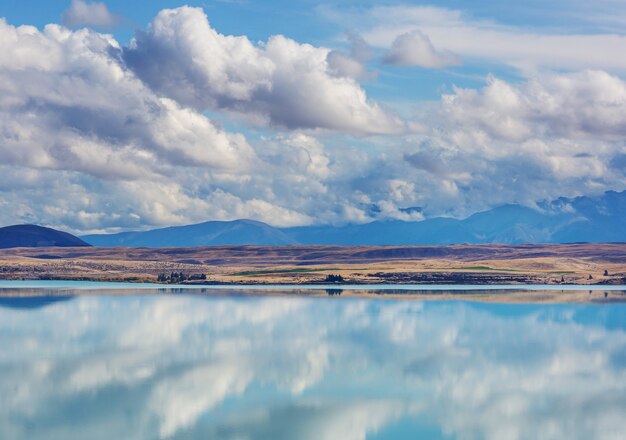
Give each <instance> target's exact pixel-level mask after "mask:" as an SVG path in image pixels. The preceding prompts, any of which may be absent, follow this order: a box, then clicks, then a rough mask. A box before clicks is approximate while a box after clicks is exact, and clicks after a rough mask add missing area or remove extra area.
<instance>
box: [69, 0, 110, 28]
mask: <svg viewBox="0 0 626 440" xmlns="http://www.w3.org/2000/svg"><path fill="white" fill-rule="evenodd" d="M119 21H120V19H119V17H118V16H117V15H115V14H112V13H111V12H110V11H109V8H107V5H106V4H104V3H102V2H86V1H83V0H72V4H71V5H70V7H69V8H68V9H67V10H66V11H65V12H64V13H63V23H64V24H66V25H67V26H70V27H79V26H90V27H95V28H111V27H113V26H116V25H117V24H118V23H119Z"/></svg>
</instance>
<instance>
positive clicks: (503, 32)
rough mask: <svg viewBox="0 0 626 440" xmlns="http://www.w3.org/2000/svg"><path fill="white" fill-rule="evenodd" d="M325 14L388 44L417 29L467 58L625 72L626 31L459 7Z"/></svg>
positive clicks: (527, 69) (524, 66)
mask: <svg viewBox="0 0 626 440" xmlns="http://www.w3.org/2000/svg"><path fill="white" fill-rule="evenodd" d="M321 11H322V12H323V13H324V14H325V16H326V17H327V18H328V19H330V20H334V21H337V22H339V23H341V24H344V25H345V24H346V23H350V24H351V25H355V24H356V28H357V30H358V31H359V32H361V34H362V35H363V37H364V38H365V40H366V41H367V42H368V43H369V44H372V45H374V46H376V47H379V48H389V47H391V46H392V44H393V42H394V40H396V38H398V36H400V35H402V34H405V33H407V32H412V31H413V30H414V29H419V30H420V31H421V32H423V33H424V34H426V35H428V37H429V38H430V40H431V41H432V44H433V45H434V47H436V48H437V49H439V50H445V51H450V52H453V53H455V54H457V55H459V56H460V57H461V58H462V59H463V60H464V62H466V63H468V64H470V63H472V62H476V63H484V62H485V61H486V62H490V63H495V64H506V65H509V66H513V67H516V68H518V69H521V71H522V72H523V73H529V74H532V73H534V72H535V71H536V70H537V69H542V68H549V69H570V70H578V69H603V70H609V71H615V72H620V73H623V72H626V60H625V59H624V57H623V56H621V54H622V52H623V50H624V47H625V46H626V35H623V33H622V34H619V33H615V32H611V33H572V32H570V33H565V32H563V31H562V29H546V30H544V31H541V30H539V29H537V28H526V27H522V26H513V25H505V24H501V23H498V22H494V21H492V20H480V19H476V18H472V17H469V16H467V15H465V14H464V13H462V12H461V11H459V10H453V9H447V8H441V7H433V6H379V7H373V8H370V9H366V10H362V11H358V12H355V11H350V12H342V11H339V10H336V9H332V8H322V9H321Z"/></svg>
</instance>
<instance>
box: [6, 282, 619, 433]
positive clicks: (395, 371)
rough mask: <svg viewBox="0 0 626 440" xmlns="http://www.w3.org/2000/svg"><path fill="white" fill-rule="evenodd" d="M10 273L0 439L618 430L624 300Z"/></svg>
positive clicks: (589, 431) (607, 431)
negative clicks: (169, 289)
mask: <svg viewBox="0 0 626 440" xmlns="http://www.w3.org/2000/svg"><path fill="white" fill-rule="evenodd" d="M21 286H22V287H29V288H30V289H40V291H41V293H42V295H43V294H45V295H46V296H30V297H7V296H6V295H7V293H6V290H5V292H4V296H3V297H2V298H0V438H2V439H29V440H34V439H112V438H113V439H115V438H118V439H131V438H132V439H158V438H175V439H196V438H197V439H200V438H201V439H316V440H317V439H415V438H428V439H494V440H495V439H498V440H501V439H559V440H561V439H624V438H626V423H625V422H624V421H625V420H626V305H625V304H624V303H610V304H588V305H587V304H586V305H574V304H540V305H537V304H534V305H533V304H493V303H479V302H465V301H428V302H425V301H424V302H423V301H416V300H388V299H385V297H384V295H381V296H380V298H375V299H371V298H368V299H362V298H353V297H345V295H343V296H342V295H335V294H333V295H329V296H326V297H319V296H318V297H309V296H306V295H299V296H293V297H290V296H268V295H248V293H249V292H248V291H247V290H246V289H245V288H232V289H230V290H224V289H215V291H214V292H213V293H211V294H205V293H202V294H201V293H199V292H198V291H197V290H193V289H190V290H186V289H177V290H175V291H173V292H175V293H171V294H167V293H163V291H160V292H161V293H156V292H159V291H156V290H151V289H152V287H151V286H144V287H143V288H142V289H138V290H134V291H133V294H132V295H111V294H106V293H107V292H108V291H104V290H102V291H99V290H98V289H96V288H95V287H94V286H91V290H90V291H89V294H88V295H74V293H76V292H75V291H73V290H71V288H74V287H76V286H75V285H72V284H70V285H69V286H68V285H64V286H62V287H63V288H60V287H59V286H58V285H57V286H56V288H57V290H54V292H52V291H51V290H49V288H51V287H54V286H51V285H49V284H48V285H45V286H47V288H46V287H44V285H42V284H39V285H32V284H29V285H26V284H22V285H21ZM0 287H4V288H5V289H8V288H11V287H15V285H13V286H11V285H9V284H4V285H0ZM126 287H127V286H123V285H122V286H116V288H117V289H124V288H126ZM475 288H476V287H475V286H474V289H475ZM64 289H70V290H64ZM51 292H52V293H54V295H52V296H48V295H49V294H50V293H51ZM15 293H16V294H18V293H19V291H18V290H16V291H15ZM35 293H36V292H35ZM330 293H333V292H332V291H331V292H330ZM29 294H31V295H32V294H33V291H32V290H31V291H29Z"/></svg>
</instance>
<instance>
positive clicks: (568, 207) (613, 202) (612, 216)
mask: <svg viewBox="0 0 626 440" xmlns="http://www.w3.org/2000/svg"><path fill="white" fill-rule="evenodd" d="M83 238H84V239H85V240H86V241H87V242H89V243H91V244H93V245H96V246H131V247H139V246H143V247H176V246H208V245H228V244H231V245H240V244H250V245H289V244H303V245H313V244H335V245H426V244H430V245H446V244H455V243H459V244H460V243H470V244H478V243H510V244H519V243H573V242H626V191H624V192H615V191H609V192H606V193H604V194H603V195H601V196H598V197H576V198H573V199H567V198H560V199H557V200H553V201H549V202H541V203H539V204H538V208H537V209H533V208H528V207H525V206H521V205H504V206H499V207H497V208H494V209H490V210H488V211H484V212H479V213H476V214H474V215H472V216H470V217H468V218H466V219H463V220H457V219H452V218H432V219H427V220H423V221H418V222H405V221H399V220H380V221H375V222H371V223H366V224H358V225H346V226H302V227H294V228H275V227H272V226H270V225H267V224H265V223H261V222H256V221H251V220H236V221H232V222H207V223H200V224H198V225H191V226H178V227H171V228H165V229H157V230H153V231H147V232H124V233H120V234H113V235H89V236H85V237H83Z"/></svg>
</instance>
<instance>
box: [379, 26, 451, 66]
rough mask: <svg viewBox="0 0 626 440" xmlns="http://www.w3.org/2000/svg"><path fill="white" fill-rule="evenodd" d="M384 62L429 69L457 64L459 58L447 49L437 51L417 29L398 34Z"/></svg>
mask: <svg viewBox="0 0 626 440" xmlns="http://www.w3.org/2000/svg"><path fill="white" fill-rule="evenodd" d="M384 60H385V62H386V63H389V64H396V65H400V66H419V67H426V68H429V69H439V68H442V67H449V66H457V65H459V64H460V63H461V60H460V59H459V57H457V56H456V55H454V54H452V53H450V52H448V51H438V50H436V49H435V47H434V46H433V44H432V43H431V42H430V39H429V38H428V36H427V35H425V34H423V33H422V32H420V31H419V30H414V31H411V32H407V33H405V34H401V35H398V36H397V37H396V39H395V40H393V43H392V44H391V48H390V49H389V51H388V53H387V55H385V58H384Z"/></svg>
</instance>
